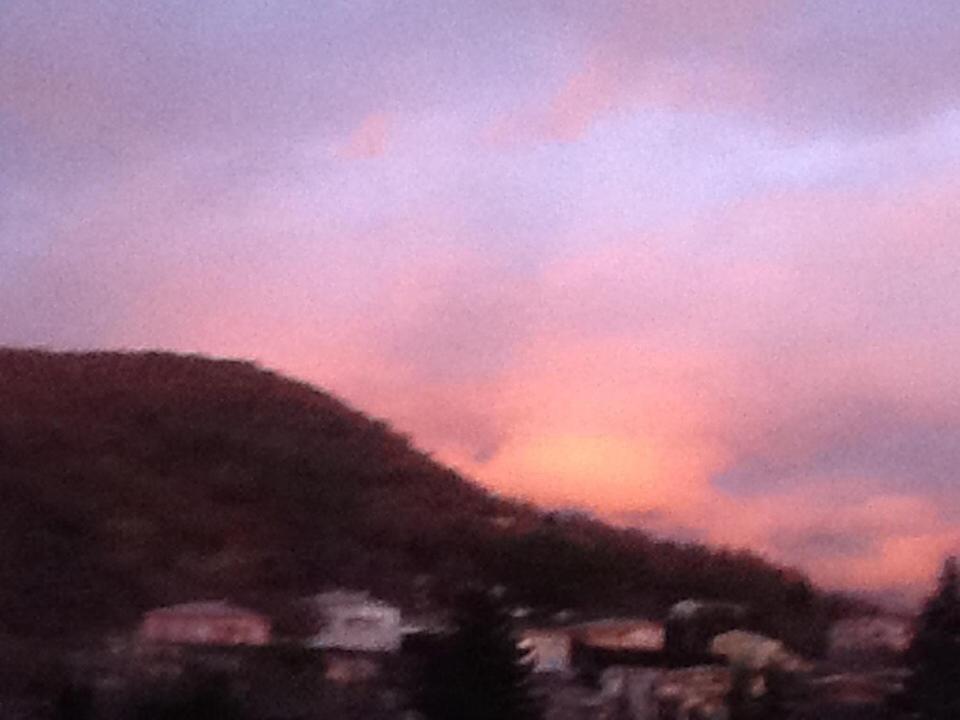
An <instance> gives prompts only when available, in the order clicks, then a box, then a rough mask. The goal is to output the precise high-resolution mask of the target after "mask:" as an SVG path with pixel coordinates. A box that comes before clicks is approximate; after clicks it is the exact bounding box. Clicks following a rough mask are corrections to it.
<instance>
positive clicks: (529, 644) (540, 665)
mask: <svg viewBox="0 0 960 720" xmlns="http://www.w3.org/2000/svg"><path fill="white" fill-rule="evenodd" d="M570 635H571V634H570V630H569V629H567V628H530V629H528V630H524V631H522V632H521V633H520V639H519V643H518V644H519V646H520V647H521V648H523V649H524V650H527V651H528V653H529V654H528V656H527V657H528V659H529V661H530V663H531V664H532V667H533V671H534V672H537V673H568V672H570V667H571V666H570V657H571V645H572V642H573V641H572V638H571V636H570Z"/></svg>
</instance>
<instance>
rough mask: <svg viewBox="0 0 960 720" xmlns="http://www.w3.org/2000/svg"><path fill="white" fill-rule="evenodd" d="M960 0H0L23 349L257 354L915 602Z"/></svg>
mask: <svg viewBox="0 0 960 720" xmlns="http://www.w3.org/2000/svg"><path fill="white" fill-rule="evenodd" d="M958 63H960V4H958V3H956V2H955V1H954V0H845V1H844V2H842V3H838V2H835V0H729V1H728V2H723V3H708V2H695V1H694V0H594V1H593V2H589V3H587V2H581V1H580V0H523V1H522V2H517V1H516V0H511V1H508V0H462V1H460V2H452V1H447V2H443V1H440V0H432V1H429V2H428V1H425V0H424V1H421V0H403V1H402V2H401V1H400V0H349V1H348V0H326V1H325V2H320V3H318V2H313V1H312V0H310V1H308V0H286V1H284V2H279V1H271V0H209V1H207V2H203V3H197V2H194V1H193V0H165V1H164V2H159V1H155V0H144V1H143V2H136V3H131V2H128V1H127V0H0V345H13V346H44V347H49V348H54V349H86V348H117V349H141V348H163V349H171V350H176V351H183V352H201V353H205V354H210V355H216V356H229V357H242V358H249V359H252V360H255V361H257V362H259V363H261V364H262V365H264V366H266V367H269V368H273V369H276V370H278V371H281V372H283V373H286V374H290V375H293V376H295V377H298V378H302V379H305V380H307V381H309V382H312V383H315V384H317V385H319V386H322V387H324V388H326V389H328V390H330V391H332V392H334V393H335V394H336V395H338V396H340V397H342V398H344V399H345V400H347V401H348V402H350V403H351V404H353V405H355V406H357V407H359V408H361V409H363V410H364V411H366V412H368V413H371V414H374V415H377V416H379V417H383V418H386V419H387V420H388V421H389V422H390V423H391V424H392V425H393V426H394V427H396V428H398V429H400V430H402V431H403V432H405V433H407V434H408V435H410V436H411V437H412V438H413V440H414V441H415V443H416V444H418V445H419V446H421V447H423V448H425V449H427V450H428V451H430V452H431V453H432V454H433V455H434V456H435V457H437V458H439V459H441V460H443V461H445V462H448V463H450V464H452V465H454V466H456V467H457V468H459V469H460V470H462V471H463V472H464V473H465V474H467V475H468V476H470V477H472V478H475V479H476V480H477V481H479V482H481V483H482V484H484V485H486V486H487V487H490V488H492V489H494V490H495V491H497V492H501V493H504V494H507V495H511V496H516V497H522V498H526V499H529V500H532V501H534V502H537V503H540V504H542V505H544V506H547V507H557V508H582V509H585V510H587V511H589V512H591V513H595V514H596V515H598V516H600V517H603V518H605V519H607V520H609V521H611V522H615V523H618V524H622V525H631V526H638V527H643V528H646V529H648V530H650V531H652V532H656V533H658V534H661V535H664V536H667V537H671V538H676V539H679V540H682V541H703V542H708V543H712V544H717V545H725V546H731V547H748V548H752V549H753V550H755V551H756V552H759V553H761V554H763V555H765V556H766V557H769V558H771V559H774V560H776V561H778V562H782V563H786V564H789V565H793V566H798V567H801V568H803V569H804V570H806V571H808V572H809V573H810V574H811V575H812V576H813V577H814V579H816V580H817V581H818V582H820V583H822V584H824V585H826V586H828V587H832V588H840V589H854V590H868V591H870V592H874V593H881V594H886V595H887V596H890V597H893V596H894V595H896V596H898V597H901V596H903V597H908V596H909V597H912V596H916V594H917V593H920V592H923V591H924V590H925V589H926V588H927V587H928V586H929V583H930V581H931V580H932V578H933V577H934V576H935V573H936V571H937V568H938V566H939V563H940V561H941V559H942V557H943V556H944V555H945V554H947V553H949V552H952V551H955V550H958V549H960V482H958V481H957V480H958V473H957V471H958V469H960V74H958V73H957V72H956V67H957V65H958Z"/></svg>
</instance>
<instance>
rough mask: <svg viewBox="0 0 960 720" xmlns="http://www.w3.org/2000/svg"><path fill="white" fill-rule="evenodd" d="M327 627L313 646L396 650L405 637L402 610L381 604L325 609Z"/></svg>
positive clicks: (317, 636)
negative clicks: (402, 626) (403, 635)
mask: <svg viewBox="0 0 960 720" xmlns="http://www.w3.org/2000/svg"><path fill="white" fill-rule="evenodd" d="M323 616H324V617H323V626H322V628H321V629H320V630H319V631H318V632H317V633H316V634H315V635H314V636H313V638H312V639H311V641H310V643H309V644H310V645H311V646H312V647H321V648H341V649H344V650H362V651H368V652H393V651H395V650H399V649H400V643H401V640H402V631H401V618H400V611H399V610H398V609H397V608H394V607H390V606H388V605H385V604H381V603H374V602H368V603H357V604H343V605H333V606H328V607H325V608H323Z"/></svg>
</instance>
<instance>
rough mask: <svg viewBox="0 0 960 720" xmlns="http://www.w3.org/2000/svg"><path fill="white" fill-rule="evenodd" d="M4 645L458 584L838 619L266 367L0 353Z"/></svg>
mask: <svg viewBox="0 0 960 720" xmlns="http://www.w3.org/2000/svg"><path fill="white" fill-rule="evenodd" d="M0 548H2V552H3V562H2V563H0V631H3V632H7V633H11V634H19V635H50V634H56V635H64V636H67V635H71V636H73V635H87V634H95V633H98V632H101V631H102V630H107V629H124V628H129V627H130V626H131V625H132V623H134V622H135V621H136V618H137V616H138V614H139V613H140V612H141V611H142V610H144V609H146V608H149V607H152V606H155V605H158V604H162V603H170V602H176V601H184V600H190V599H197V598H211V597H230V598H233V599H236V600H238V601H243V602H250V603H254V604H256V603H266V604H269V603H270V602H272V601H274V600H276V599H277V598H280V597H283V596H287V595H292V594H302V593H311V592H314V591H316V590H318V589H319V588H322V587H325V586H329V585H332V584H342V585H347V586H354V587H364V588H368V589H371V590H373V591H374V592H376V593H378V594H380V595H383V596H385V597H388V598H393V599H395V600H397V601H400V602H402V603H404V604H407V605H410V604H414V603H418V602H426V603H434V604H442V603H444V602H445V600H446V598H447V597H448V594H449V592H450V591H451V590H453V589H455V588H457V587H458V586H459V585H461V584H462V583H463V582H465V581H469V580H476V579H479V580H483V581H486V582H489V583H499V584H503V585H505V586H506V587H507V588H508V592H509V594H510V597H511V598H512V599H513V600H515V601H516V602H518V603H524V604H531V605H534V606H536V607H544V608H556V609H560V608H574V609H581V610H585V611H595V612H600V611H604V612H607V611H617V612H627V611H635V612H658V611H661V610H662V609H663V608H664V607H665V606H666V604H667V603H670V602H672V601H674V600H676V599H680V598H683V597H689V596H703V597H716V598H725V599H730V600H737V601H745V602H749V603H751V604H752V605H753V606H754V607H755V608H760V609H761V610H762V612H761V613H760V616H761V623H762V624H765V625H768V626H770V627H774V626H775V627H777V628H778V629H779V630H780V634H781V635H785V636H787V637H788V638H789V639H791V640H792V641H793V643H794V644H795V645H799V646H809V647H812V645H813V638H814V636H815V635H816V631H817V629H818V628H819V627H821V626H822V622H823V620H824V619H825V617H826V616H827V615H828V614H830V613H832V612H836V611H837V610H838V608H839V607H840V605H839V604H838V603H839V601H838V600H836V599H835V598H834V599H829V598H826V597H825V596H823V595H821V594H820V593H817V592H816V591H814V590H813V589H812V588H811V587H810V585H809V584H808V582H807V581H806V580H805V579H804V578H802V577H801V576H799V575H798V574H796V573H793V572H785V571H783V570H781V569H779V568H776V567H774V566H771V565H770V564H768V563H765V562H763V561H761V560H759V559H757V558H755V557H752V556H750V555H747V554H743V553H737V554H734V553H728V552H712V551H710V550H708V549H706V548H704V547H700V546H691V545H677V544H673V543H668V542H662V541H657V540H655V539H653V538H651V537H649V536H647V535H645V534H643V533H641V532H639V531H626V530H619V529H614V528H611V527H608V526H606V525H603V524H601V523H599V522H596V521H592V520H589V519H586V518H573V519H571V518H555V517H553V516H551V515H549V514H548V513H542V512H539V511H537V510H536V509H534V508H532V507H530V506H527V505H522V504H519V503H514V502H510V501H507V500H504V499H501V498H498V497H495V496H493V495H491V494H490V493H488V492H486V491H484V490H482V489H481V488H479V487H478V486H477V485H475V484H473V483H471V482H469V481H467V480H465V479H464V478H462V477H460V476H458V475H457V474H456V473H455V472H454V471H452V470H450V469H449V468H446V467H443V466H442V465H440V464H438V463H436V462H435V461H433V460H432V459H430V458H429V457H428V456H427V455H425V454H423V453H421V452H419V451H417V450H416V449H414V448H413V447H411V445H410V443H409V441H408V440H407V439H406V438H405V437H404V436H402V435H400V434H398V433H396V432H394V431H392V430H391V429H390V428H389V427H388V426H387V425H386V424H385V423H383V422H380V421H377V420H373V419H370V418H368V417H366V416H365V415H363V414H361V413H359V412H357V411H355V410H352V409H351V408H349V407H347V406H346V405H344V404H343V403H342V402H340V401H338V400H336V399H335V398H333V397H331V396H330V395H328V394H326V393H324V392H321V391H319V390H316V389H314V388H311V387H309V386H307V385H305V384H302V383H298V382H294V381H291V380H288V379H286V378H283V377H280V376H278V375H276V374H273V373H271V372H267V371H264V370H262V369H260V368H258V367H256V366H254V365H252V364H247V363H241V362H232V361H231V362H228V361H218V360H211V359H207V358H202V357H196V356H175V355H169V354H160V353H142V354H121V353H89V354H54V353H46V352H39V351H25V350H0Z"/></svg>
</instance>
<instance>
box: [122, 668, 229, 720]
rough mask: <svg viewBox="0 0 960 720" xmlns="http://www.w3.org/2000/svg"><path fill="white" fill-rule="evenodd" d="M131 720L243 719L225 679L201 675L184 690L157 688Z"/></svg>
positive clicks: (140, 702)
mask: <svg viewBox="0 0 960 720" xmlns="http://www.w3.org/2000/svg"><path fill="white" fill-rule="evenodd" d="M128 717H129V720H212V719H213V718H216V719H217V720H244V718H246V717H247V716H246V715H245V713H244V712H243V708H242V706H241V704H240V702H239V701H238V700H237V698H236V697H234V695H233V693H232V692H231V690H230V685H229V682H228V681H227V680H226V679H225V678H221V677H216V676H200V677H197V678H195V679H193V680H191V681H190V682H189V683H188V684H186V685H185V686H182V687H175V688H155V689H153V690H151V691H150V692H148V693H147V694H146V697H144V698H142V699H140V700H139V701H138V702H137V703H136V704H135V706H134V707H133V709H132V710H131V712H130V713H129V714H128Z"/></svg>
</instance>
